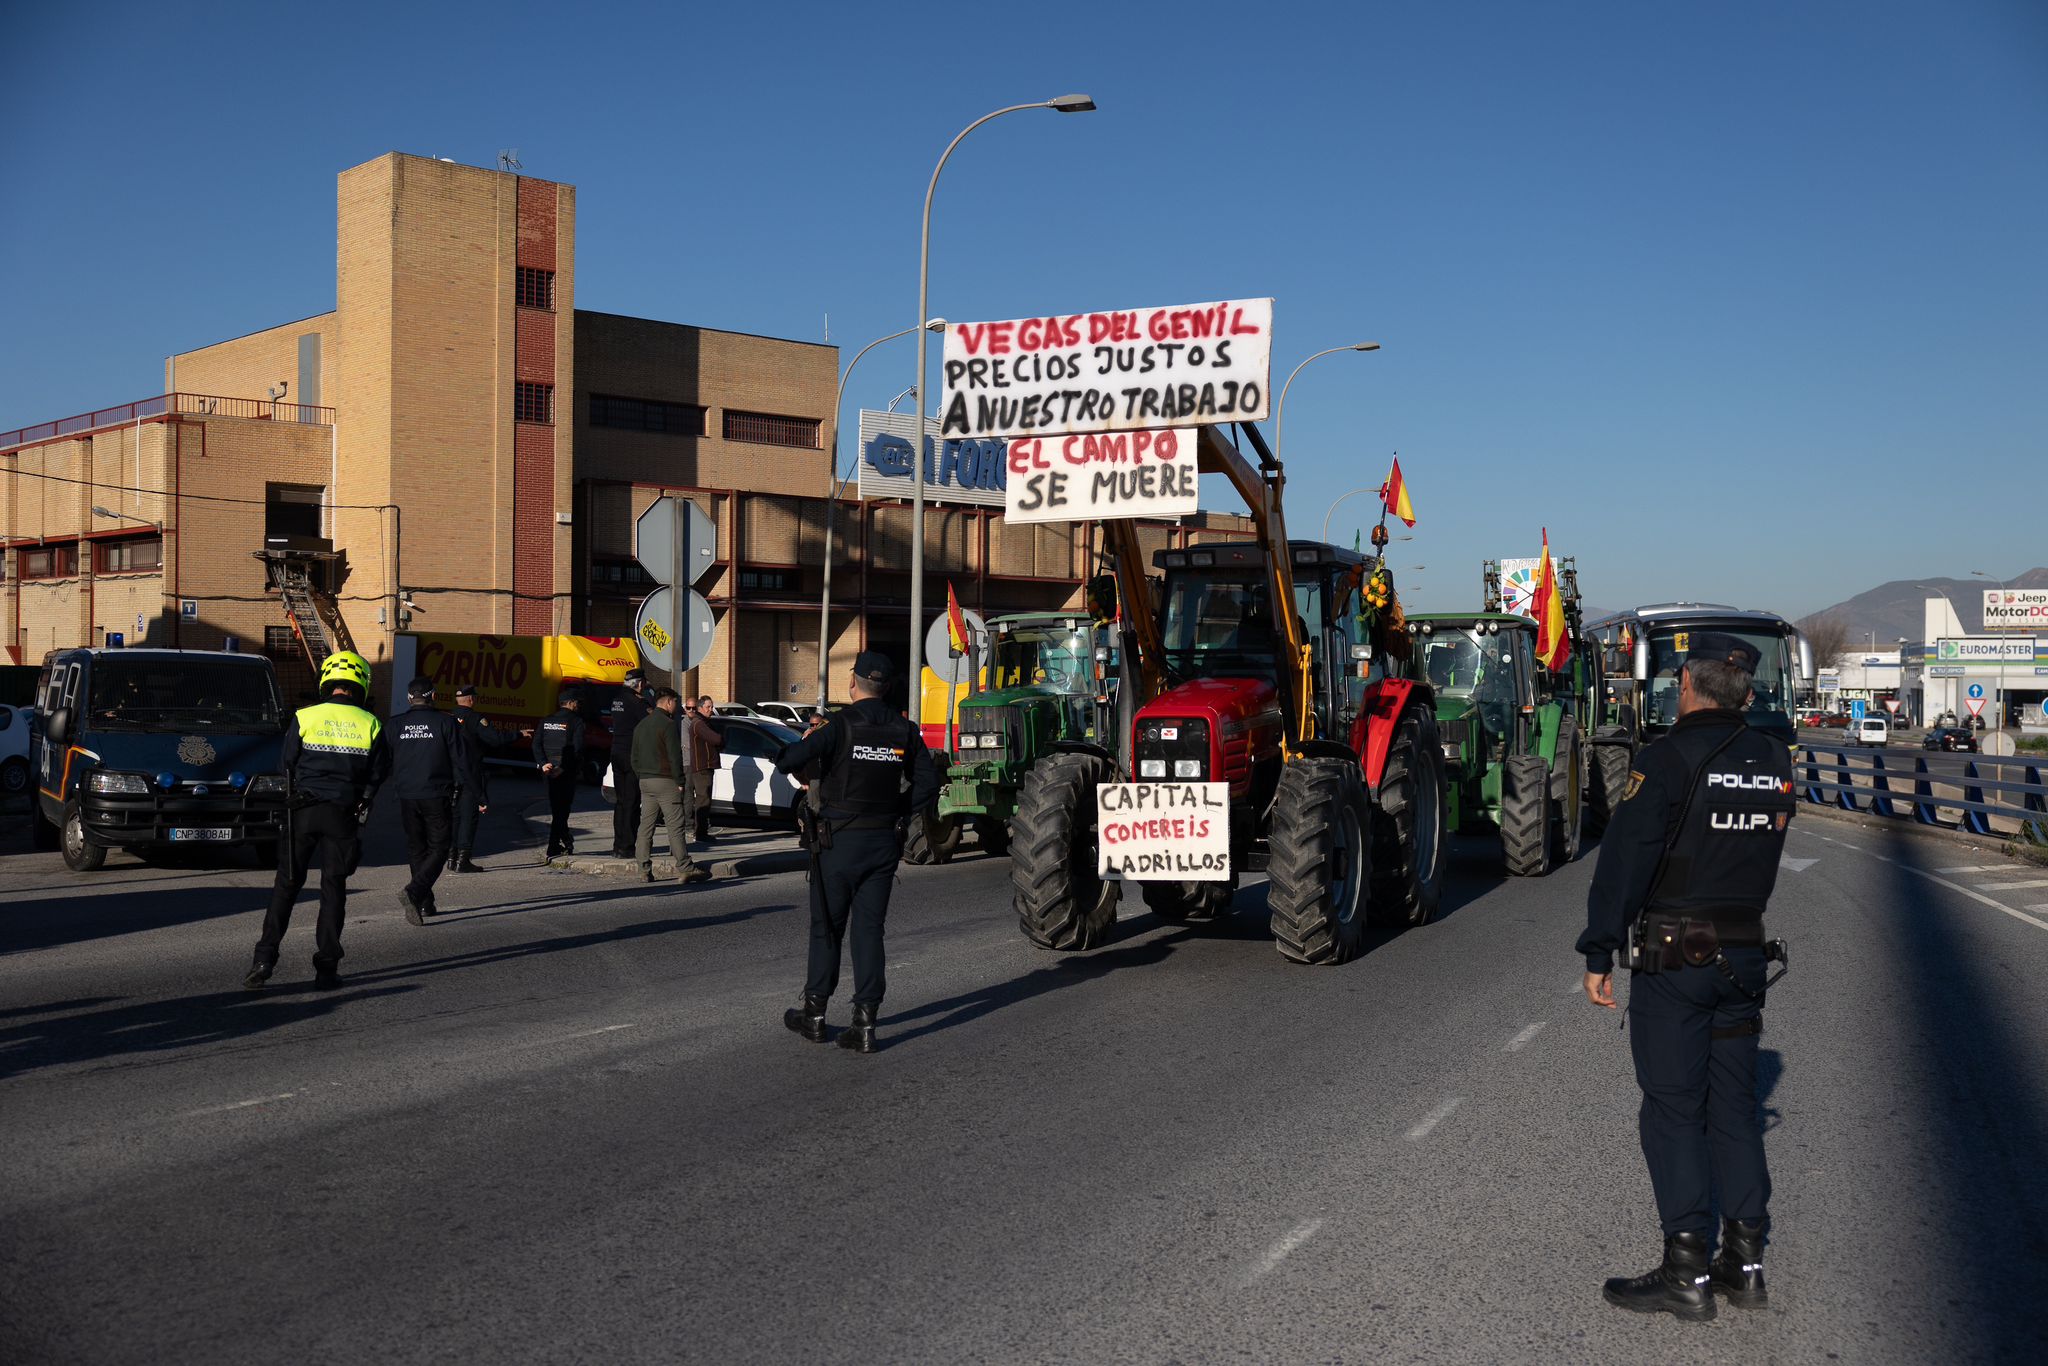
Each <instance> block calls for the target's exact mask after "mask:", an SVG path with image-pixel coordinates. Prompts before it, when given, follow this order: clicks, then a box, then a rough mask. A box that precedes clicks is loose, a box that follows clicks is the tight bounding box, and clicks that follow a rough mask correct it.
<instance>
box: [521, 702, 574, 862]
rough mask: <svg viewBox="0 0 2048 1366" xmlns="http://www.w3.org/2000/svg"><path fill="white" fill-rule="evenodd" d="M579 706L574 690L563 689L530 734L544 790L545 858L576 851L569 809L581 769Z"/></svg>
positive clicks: (535, 764) (534, 758)
mask: <svg viewBox="0 0 2048 1366" xmlns="http://www.w3.org/2000/svg"><path fill="white" fill-rule="evenodd" d="M581 705H582V704H581V702H580V701H579V700H578V699H577V696H576V694H575V692H574V691H572V690H570V689H568V688H564V689H563V690H562V694H561V696H560V697H558V698H557V699H556V700H555V709H554V710H553V711H552V712H550V713H548V715H547V717H546V718H545V719H544V720H543V721H542V722H541V723H540V727H539V729H537V730H535V731H534V733H533V764H534V767H535V768H538V769H539V770H540V776H541V781H542V782H544V783H546V784H547V789H548V812H549V816H550V819H549V822H548V854H547V856H548V857H549V858H553V857H554V856H555V855H557V854H573V853H575V852H576V837H575V836H574V835H572V834H571V833H570V832H569V808H570V807H571V806H573V805H575V802H576V779H577V777H578V776H579V775H580V774H581V773H582V771H583V756H584V748H583V718H582V717H581V716H579V715H577V712H578V710H579V709H580V708H581Z"/></svg>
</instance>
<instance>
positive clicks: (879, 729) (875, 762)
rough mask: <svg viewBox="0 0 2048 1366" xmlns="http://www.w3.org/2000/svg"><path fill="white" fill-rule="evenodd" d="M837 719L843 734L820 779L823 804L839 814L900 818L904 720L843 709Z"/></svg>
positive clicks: (906, 736)
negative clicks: (845, 714)
mask: <svg viewBox="0 0 2048 1366" xmlns="http://www.w3.org/2000/svg"><path fill="white" fill-rule="evenodd" d="M839 724H841V725H843V726H845V727H846V729H847V731H848V733H849V739H848V742H847V746H846V750H845V752H844V753H843V754H841V755H840V756H839V760H838V762H836V763H834V764H833V765H832V769H831V771H830V772H829V773H827V774H826V775H825V777H824V780H823V782H822V783H821V784H820V787H821V791H820V794H819V796H820V800H821V801H822V803H823V805H824V806H825V809H826V810H828V811H831V812H833V813H834V814H837V815H842V816H856V817H870V818H876V817H882V818H887V819H888V820H890V821H894V820H896V819H898V818H900V817H901V816H902V815H903V792H904V781H905V779H907V778H908V777H909V776H910V766H909V762H908V755H909V744H910V735H911V731H910V723H909V722H908V721H900V720H898V721H885V722H881V723H879V724H878V723H874V722H868V721H860V720H854V719H851V717H850V715H849V719H846V720H843V721H841V722H840V723H839Z"/></svg>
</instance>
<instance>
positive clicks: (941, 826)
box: [903, 811, 960, 863]
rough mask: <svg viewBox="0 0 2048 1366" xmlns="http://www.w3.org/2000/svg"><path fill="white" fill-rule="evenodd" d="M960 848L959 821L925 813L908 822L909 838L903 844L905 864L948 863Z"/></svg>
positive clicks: (930, 812)
mask: <svg viewBox="0 0 2048 1366" xmlns="http://www.w3.org/2000/svg"><path fill="white" fill-rule="evenodd" d="M959 848H960V821H959V818H958V817H955V816H941V815H940V814H939V813H938V812H936V811H927V812H925V813H924V814H923V815H922V816H916V817H913V818H912V819H911V822H910V837H909V838H908V839H906V840H905V841H904V842H903V858H904V861H905V862H906V863H950V862H952V861H953V855H954V853H955V852H956V851H957V850H958V849H959Z"/></svg>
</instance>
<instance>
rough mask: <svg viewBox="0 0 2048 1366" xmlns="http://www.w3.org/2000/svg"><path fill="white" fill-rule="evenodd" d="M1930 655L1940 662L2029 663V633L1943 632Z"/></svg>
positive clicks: (2031, 647)
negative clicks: (1950, 633)
mask: <svg viewBox="0 0 2048 1366" xmlns="http://www.w3.org/2000/svg"><path fill="white" fill-rule="evenodd" d="M1934 657H1935V658H1936V659H1938V660H1940V661H1941V662H1942V663H1944V664H2032V663H2033V662H2034V638H2033V637H2032V636H2019V637H2012V636H1943V637H1941V638H1940V639H1939V640H1937V641H1935V642H1934Z"/></svg>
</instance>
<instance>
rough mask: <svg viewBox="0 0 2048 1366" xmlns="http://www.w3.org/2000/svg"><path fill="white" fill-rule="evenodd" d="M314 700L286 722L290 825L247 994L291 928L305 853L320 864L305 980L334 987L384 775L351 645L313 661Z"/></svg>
mask: <svg viewBox="0 0 2048 1366" xmlns="http://www.w3.org/2000/svg"><path fill="white" fill-rule="evenodd" d="M320 692H321V694H322V700H320V701H319V702H316V703H314V704H313V705H312V706H310V707H304V708H301V709H300V710H299V711H298V712H297V713H295V714H294V715H293V717H292V719H291V722H290V724H288V725H287V726H286V727H285V732H284V748H283V751H282V756H281V761H282V763H283V765H284V780H285V801H286V807H287V810H288V812H289V820H290V823H291V824H290V830H289V834H288V838H287V839H286V840H285V842H284V846H283V848H282V850H281V851H280V854H279V857H278V861H277V881H276V883H275V884H273V886H272V887H271V890H270V910H269V912H268V913H267V914H265V915H264V917H263V933H262V935H261V937H259V938H258V939H257V941H256V956H255V959H254V961H252V962H251V963H250V964H249V972H248V975H247V976H246V977H244V978H243V979H242V985H243V986H245V987H247V988H249V989H250V990H251V991H255V990H257V989H258V988H260V987H261V986H262V985H263V984H264V983H265V982H267V981H269V980H270V974H271V973H273V972H275V971H276V970H277V954H278V947H279V945H281V944H283V942H284V932H285V927H286V926H288V925H289V924H291V919H292V903H293V902H294V901H296V900H297V899H298V896H299V892H300V891H301V890H302V889H303V888H304V887H305V885H306V872H307V870H308V869H309V868H310V867H311V866H312V862H313V859H314V858H315V857H318V858H319V860H320V921H319V926H318V928H317V929H316V930H315V932H314V941H313V985H314V986H316V987H318V988H320V989H321V990H322V991H330V990H332V989H334V988H335V987H338V986H340V985H341V973H340V968H341V924H342V917H343V912H344V910H345V909H346V907H347V904H348V878H349V874H350V873H352V872H354V871H355V866H356V860H357V858H358V857H359V856H360V854H361V850H362V827H363V822H364V821H366V820H368V819H369V818H370V806H371V803H373V802H375V801H376V799H377V789H378V787H379V786H381V785H382V784H383V782H384V780H385V778H387V777H389V776H390V773H391V751H390V749H388V748H387V747H386V746H385V743H384V727H383V724H382V723H381V722H379V721H378V719H377V714H376V713H375V712H373V711H371V710H369V708H368V707H366V706H365V705H364V702H365V701H366V699H367V698H368V697H369V693H370V666H369V664H368V663H366V662H365V661H364V659H363V657H362V656H361V655H359V654H356V653H355V652H354V651H352V650H340V651H337V652H336V653H334V654H331V655H329V656H328V657H327V659H326V662H325V663H323V664H321V666H320Z"/></svg>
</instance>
